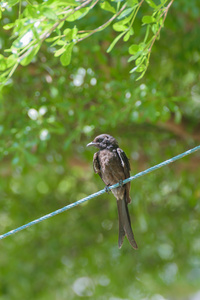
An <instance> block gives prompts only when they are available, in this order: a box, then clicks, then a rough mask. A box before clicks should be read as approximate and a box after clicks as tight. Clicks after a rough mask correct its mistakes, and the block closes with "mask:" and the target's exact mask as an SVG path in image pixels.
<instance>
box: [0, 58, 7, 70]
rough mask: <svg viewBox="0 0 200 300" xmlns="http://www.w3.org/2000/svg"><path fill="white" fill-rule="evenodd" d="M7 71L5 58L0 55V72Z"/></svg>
mask: <svg viewBox="0 0 200 300" xmlns="http://www.w3.org/2000/svg"><path fill="white" fill-rule="evenodd" d="M6 69H7V63H6V58H5V57H4V56H3V55H2V54H0V71H5V70H6Z"/></svg>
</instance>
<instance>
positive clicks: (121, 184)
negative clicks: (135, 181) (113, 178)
mask: <svg viewBox="0 0 200 300" xmlns="http://www.w3.org/2000/svg"><path fill="white" fill-rule="evenodd" d="M123 185H124V183H123V180H122V179H120V181H119V186H120V187H122V186H123Z"/></svg>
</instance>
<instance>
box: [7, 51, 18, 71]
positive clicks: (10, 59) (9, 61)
mask: <svg viewBox="0 0 200 300" xmlns="http://www.w3.org/2000/svg"><path fill="white" fill-rule="evenodd" d="M17 58H18V57H17V56H16V55H15V54H11V55H10V56H8V58H7V61H6V63H7V67H8V68H10V67H12V66H13V65H14V64H16V62H17Z"/></svg>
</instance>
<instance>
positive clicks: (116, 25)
mask: <svg viewBox="0 0 200 300" xmlns="http://www.w3.org/2000/svg"><path fill="white" fill-rule="evenodd" d="M113 29H114V30H115V31H119V32H120V31H124V30H127V29H128V27H127V26H125V25H121V24H119V23H115V24H114V25H113Z"/></svg>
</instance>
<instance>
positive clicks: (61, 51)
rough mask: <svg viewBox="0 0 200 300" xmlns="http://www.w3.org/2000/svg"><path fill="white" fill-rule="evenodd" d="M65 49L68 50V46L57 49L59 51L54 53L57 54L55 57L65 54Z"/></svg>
mask: <svg viewBox="0 0 200 300" xmlns="http://www.w3.org/2000/svg"><path fill="white" fill-rule="evenodd" d="M65 50H66V47H62V48H60V49H59V50H57V51H56V52H55V53H54V56H55V57H58V56H60V55H61V54H63V52H65Z"/></svg>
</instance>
